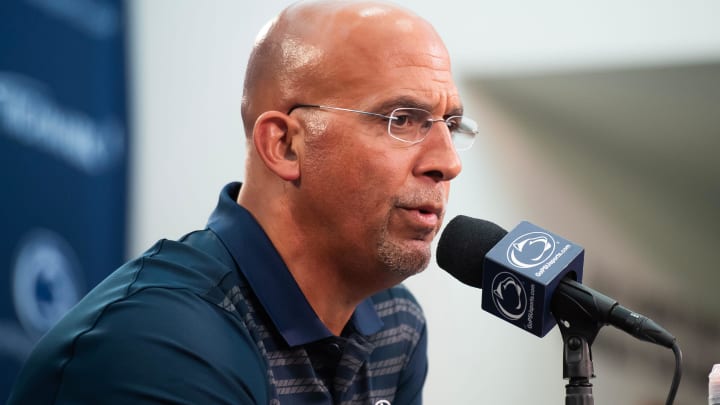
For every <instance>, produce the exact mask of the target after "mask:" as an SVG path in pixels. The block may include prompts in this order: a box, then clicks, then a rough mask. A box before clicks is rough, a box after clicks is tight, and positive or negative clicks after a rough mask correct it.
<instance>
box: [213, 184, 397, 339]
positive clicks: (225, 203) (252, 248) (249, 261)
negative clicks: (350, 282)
mask: <svg viewBox="0 0 720 405" xmlns="http://www.w3.org/2000/svg"><path fill="white" fill-rule="evenodd" d="M241 186H242V184H241V183H238V182H235V183H230V184H228V185H226V186H225V187H224V188H223V190H222V192H221V193H220V199H219V201H218V205H217V207H216V208H215V211H213V213H212V214H211V215H210V219H209V221H208V228H210V229H211V230H212V231H213V232H215V234H217V235H218V237H219V238H220V240H222V242H223V243H224V244H225V246H226V247H227V249H228V250H229V251H230V254H231V255H232V256H233V259H234V260H235V263H236V264H237V266H238V268H239V269H240V272H241V273H242V274H243V275H244V276H245V278H246V279H247V281H248V283H249V284H250V287H251V288H252V290H253V292H254V293H255V295H256V296H257V297H258V300H259V301H260V304H261V305H262V306H263V308H265V311H266V312H267V313H268V315H269V316H270V319H272V322H273V323H274V324H275V327H276V328H277V329H278V331H279V332H280V334H281V335H282V336H283V338H284V339H285V341H286V342H287V343H288V345H290V346H297V345H302V344H306V343H309V342H314V341H317V340H320V339H324V338H327V337H330V336H333V334H332V333H331V332H330V331H329V330H328V329H327V327H325V325H324V324H323V323H322V321H320V319H319V318H318V317H317V315H316V314H315V311H314V310H313V309H312V307H311V306H310V304H309V303H308V302H307V299H306V298H305V295H303V293H302V291H301V290H300V287H299V286H298V285H297V283H296V282H295V279H294V278H293V276H292V274H290V271H289V270H288V268H287V266H286V265H285V263H284V262H283V260H282V258H281V257H280V254H279V253H278V252H277V250H276V249H275V247H274V246H273V244H272V241H270V239H269V238H268V236H267V234H266V233H265V231H264V230H263V229H262V227H260V224H259V223H258V222H257V221H256V220H255V218H253V216H252V215H251V214H250V212H249V211H248V210H246V209H245V208H244V207H242V206H241V205H239V204H238V203H237V202H236V201H235V198H236V197H237V195H238V192H239V191H240V187H241ZM350 322H351V323H352V325H353V326H354V327H355V329H356V330H357V331H358V332H359V333H361V334H363V335H371V334H373V333H376V332H378V331H379V330H380V329H381V328H382V325H383V323H382V321H381V320H380V317H379V316H378V314H377V312H376V311H375V308H374V306H373V303H372V300H371V299H370V298H367V299H366V300H364V301H363V302H361V303H360V305H358V306H357V308H355V312H354V313H353V316H352V318H351V320H350Z"/></svg>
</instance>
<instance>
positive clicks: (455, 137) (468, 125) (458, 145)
mask: <svg viewBox="0 0 720 405" xmlns="http://www.w3.org/2000/svg"><path fill="white" fill-rule="evenodd" d="M298 108H322V109H327V110H338V111H347V112H353V113H358V114H365V115H372V116H374V117H380V118H384V119H386V120H388V135H390V136H391V137H393V138H394V139H397V140H398V141H400V142H405V143H408V144H415V143H419V142H422V141H423V140H424V139H425V138H426V137H427V134H428V133H429V132H430V128H432V126H433V124H434V123H436V122H444V123H445V125H447V127H448V129H449V130H450V138H451V139H452V142H453V146H455V150H458V151H461V150H467V149H470V147H471V146H472V144H473V142H475V136H476V135H477V134H478V132H479V131H478V124H477V123H476V122H475V121H473V120H472V119H470V118H467V117H463V116H459V115H454V116H452V117H448V118H433V117H432V114H431V113H430V112H429V111H426V110H423V109H421V108H410V107H407V108H396V109H394V110H393V111H392V112H391V113H390V115H383V114H378V113H373V112H367V111H359V110H351V109H349V108H340V107H330V106H326V105H317V104H297V105H295V106H293V107H292V108H291V109H290V110H289V111H288V115H290V114H291V113H292V112H293V111H295V110H296V109H298Z"/></svg>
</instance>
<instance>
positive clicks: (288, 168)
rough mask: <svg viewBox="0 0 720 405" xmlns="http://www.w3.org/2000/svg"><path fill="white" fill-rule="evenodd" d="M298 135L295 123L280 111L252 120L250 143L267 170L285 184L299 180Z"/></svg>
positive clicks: (266, 113)
mask: <svg viewBox="0 0 720 405" xmlns="http://www.w3.org/2000/svg"><path fill="white" fill-rule="evenodd" d="M300 132H301V128H300V126H299V125H298V123H297V121H296V120H294V119H292V118H290V117H289V116H288V115H286V114H283V113H281V112H279V111H266V112H264V113H262V114H260V116H259V117H258V118H257V120H256V121H255V127H254V129H253V144H254V145H255V150H256V152H257V154H258V155H259V156H260V158H261V159H262V160H263V162H264V163H265V166H267V168H268V169H270V171H272V172H273V173H275V174H276V175H277V176H278V177H280V178H281V179H283V180H286V181H295V180H297V179H298V178H299V177H300V165H299V160H298V156H297V149H298V141H299V139H298V138H297V135H299V134H300Z"/></svg>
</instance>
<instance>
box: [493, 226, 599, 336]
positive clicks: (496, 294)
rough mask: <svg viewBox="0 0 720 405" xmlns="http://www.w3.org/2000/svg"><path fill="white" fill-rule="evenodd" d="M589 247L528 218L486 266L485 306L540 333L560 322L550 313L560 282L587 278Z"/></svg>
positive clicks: (508, 235)
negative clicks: (573, 241)
mask: <svg viewBox="0 0 720 405" xmlns="http://www.w3.org/2000/svg"><path fill="white" fill-rule="evenodd" d="M584 257H585V250H584V249H583V248H582V247H581V246H579V245H576V244H574V243H572V242H570V241H568V240H567V239H564V238H562V237H560V236H558V235H556V234H554V233H552V232H549V231H547V230H545V229H543V228H540V227H539V226H537V225H534V224H532V223H530V222H527V221H523V222H521V223H520V224H519V225H518V226H517V227H515V229H513V230H512V231H510V232H509V233H508V234H507V235H505V237H503V238H502V239H501V240H500V242H498V243H497V244H496V245H495V246H493V248H492V249H490V251H489V252H488V253H487V255H486V256H485V261H484V264H483V283H482V285H483V295H482V309H483V310H485V311H487V312H489V313H491V314H493V315H495V316H497V317H499V318H501V319H503V320H505V321H507V322H510V323H512V324H513V325H515V326H517V327H519V328H521V329H524V330H526V331H528V332H530V333H532V334H534V335H537V336H539V337H543V336H545V335H546V334H547V333H548V332H550V330H551V329H552V328H553V327H554V326H555V325H556V324H557V322H556V320H555V317H554V316H553V315H552V313H551V312H550V307H551V305H550V304H551V301H552V294H553V293H554V292H555V289H556V288H557V286H558V284H559V283H560V281H562V279H563V278H565V277H566V276H568V275H570V274H571V277H572V278H573V279H575V280H576V281H578V282H582V274H583V260H584Z"/></svg>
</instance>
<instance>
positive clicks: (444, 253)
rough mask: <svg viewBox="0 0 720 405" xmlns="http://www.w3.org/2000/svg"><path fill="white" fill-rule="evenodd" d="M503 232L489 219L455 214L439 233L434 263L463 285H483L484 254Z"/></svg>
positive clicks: (504, 232) (501, 236) (498, 239)
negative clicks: (440, 233) (435, 261)
mask: <svg viewBox="0 0 720 405" xmlns="http://www.w3.org/2000/svg"><path fill="white" fill-rule="evenodd" d="M505 235H507V231H506V230H505V229H503V228H502V227H500V226H499V225H496V224H494V223H492V222H490V221H485V220H482V219H477V218H471V217H468V216H465V215H458V216H456V217H455V218H453V219H452V220H451V221H450V222H449V223H448V224H447V226H446V227H445V230H444V231H443V233H442V235H440V241H439V242H438V248H437V263H438V265H439V266H440V267H441V268H442V269H443V270H445V271H447V272H448V273H450V274H451V275H452V276H453V277H455V278H456V279H458V280H460V281H461V282H463V283H464V284H467V285H469V286H472V287H477V288H482V279H483V261H484V260H485V255H486V254H487V253H488V252H489V251H490V249H492V247H493V246H495V245H496V244H497V243H498V242H499V241H500V239H502V238H503V237H505Z"/></svg>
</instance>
